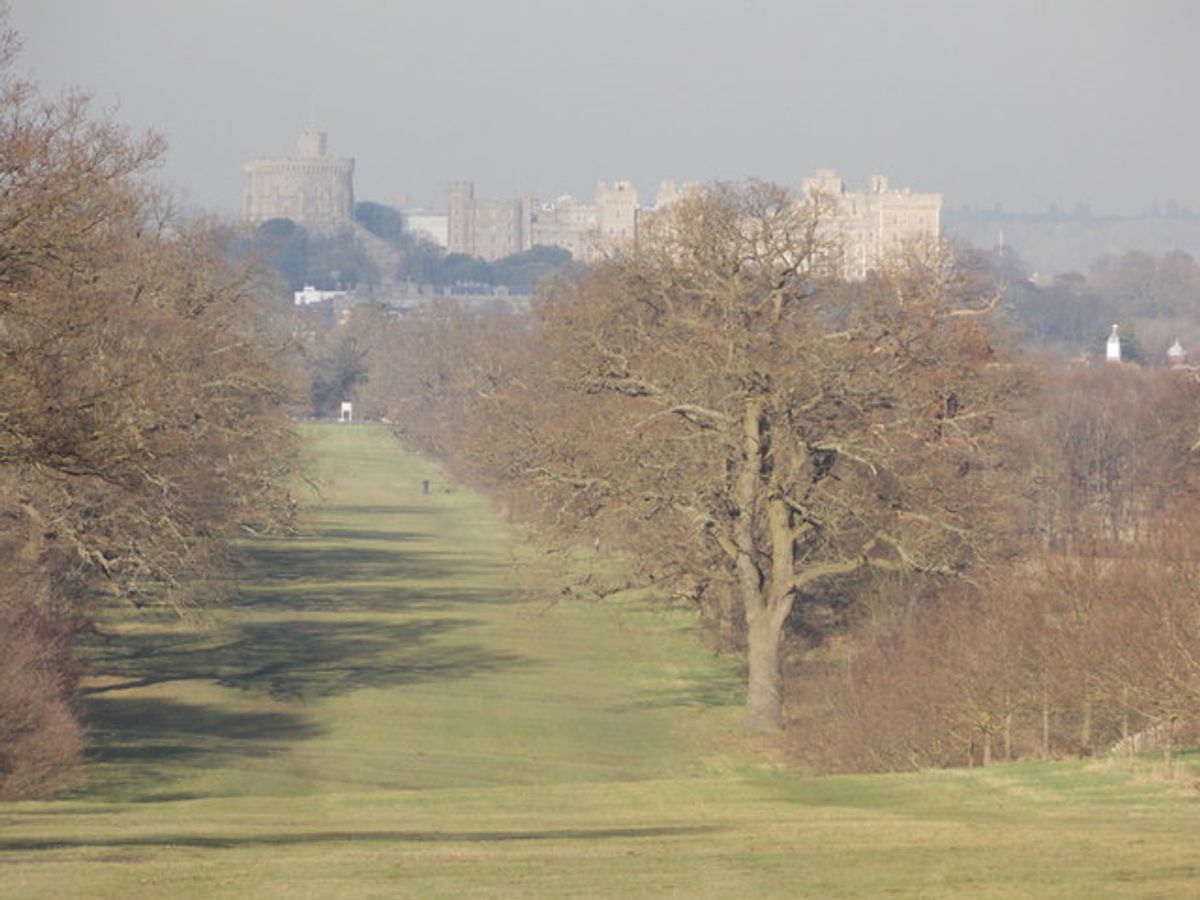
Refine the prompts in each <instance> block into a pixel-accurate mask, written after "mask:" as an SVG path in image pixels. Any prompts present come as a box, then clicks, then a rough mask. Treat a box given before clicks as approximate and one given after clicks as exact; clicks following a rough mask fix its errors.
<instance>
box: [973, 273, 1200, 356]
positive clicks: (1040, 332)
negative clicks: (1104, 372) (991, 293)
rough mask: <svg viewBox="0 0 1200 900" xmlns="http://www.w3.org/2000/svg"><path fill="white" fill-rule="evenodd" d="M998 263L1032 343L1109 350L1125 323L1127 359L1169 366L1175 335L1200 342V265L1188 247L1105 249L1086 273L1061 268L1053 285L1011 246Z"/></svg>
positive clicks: (1194, 344) (1068, 350)
mask: <svg viewBox="0 0 1200 900" xmlns="http://www.w3.org/2000/svg"><path fill="white" fill-rule="evenodd" d="M996 268H997V270H998V273H999V274H1000V275H1001V276H1002V277H1003V279H1004V282H1005V289H1006V294H1007V297H1008V300H1009V304H1010V308H1011V310H1012V311H1013V313H1014V314H1015V316H1016V317H1017V319H1018V320H1019V322H1020V324H1021V326H1022V329H1023V330H1024V334H1025V339H1026V340H1027V341H1028V342H1029V343H1030V344H1032V345H1035V346H1039V347H1046V348H1050V349H1052V350H1055V351H1057V352H1060V353H1063V354H1065V355H1068V356H1077V355H1081V354H1090V355H1092V356H1094V357H1103V355H1104V353H1103V348H1104V341H1105V339H1106V338H1107V336H1108V334H1109V328H1110V326H1111V325H1112V324H1113V323H1118V324H1120V326H1121V332H1122V336H1123V342H1124V344H1125V351H1126V358H1134V359H1136V360H1137V361H1139V362H1142V363H1144V364H1146V365H1160V366H1161V365H1165V364H1166V353H1167V348H1168V347H1169V346H1170V345H1171V344H1172V343H1173V342H1174V341H1175V340H1180V341H1182V342H1183V344H1184V345H1185V346H1186V347H1191V348H1194V349H1200V264H1197V262H1196V261H1195V260H1194V259H1193V258H1192V257H1191V256H1189V255H1188V254H1187V253H1183V252H1181V251H1175V252H1172V253H1166V254H1163V255H1161V256H1155V255H1152V254H1149V253H1143V252H1140V251H1132V252H1129V253H1124V254H1121V255H1108V256H1103V257H1100V258H1098V259H1097V260H1095V262H1093V263H1092V265H1091V266H1090V267H1089V268H1088V270H1087V271H1086V272H1070V273H1067V274H1064V275H1058V276H1056V277H1055V278H1054V279H1053V280H1052V281H1051V282H1049V283H1047V284H1035V283H1034V282H1033V281H1031V280H1029V278H1028V276H1027V275H1026V272H1025V270H1024V269H1025V267H1024V265H1023V263H1022V262H1021V260H1020V259H1019V258H1017V257H1016V256H1014V255H1013V254H1012V253H1011V252H1008V253H1005V254H1002V255H1001V258H1000V259H999V260H997V263H996Z"/></svg>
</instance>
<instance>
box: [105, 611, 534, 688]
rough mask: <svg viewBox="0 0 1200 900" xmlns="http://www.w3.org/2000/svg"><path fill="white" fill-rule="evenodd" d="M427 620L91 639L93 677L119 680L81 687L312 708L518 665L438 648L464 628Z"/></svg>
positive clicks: (485, 652) (496, 655)
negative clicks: (191, 692) (209, 686)
mask: <svg viewBox="0 0 1200 900" xmlns="http://www.w3.org/2000/svg"><path fill="white" fill-rule="evenodd" d="M471 624H472V622H471V620H469V619H451V618H432V619H421V620H415V621H407V622H399V623H388V622H381V621H379V620H378V619H371V618H358V619H348V618H343V619H338V620H333V621H330V620H317V621H311V622H309V621H303V620H294V621H290V622H287V621H283V622H250V623H246V624H243V625H240V626H238V627H236V628H234V629H231V630H229V631H226V632H220V633H216V634H209V635H206V634H187V633H184V634H180V633H179V632H174V631H152V632H142V633H135V634H121V635H116V636H105V635H98V636H96V637H95V638H94V639H93V640H92V641H91V642H90V646H89V650H88V658H89V661H90V668H91V670H92V672H93V673H96V674H102V675H105V676H108V677H115V678H120V679H122V681H120V682H117V683H113V684H107V685H104V686H101V687H92V688H85V689H84V694H85V695H97V694H104V693H113V692H115V691H121V690H127V689H130V688H135V687H148V686H150V685H153V684H160V683H163V682H167V681H192V680H200V681H209V682H212V683H214V684H218V685H221V686H223V687H231V688H237V689H240V690H246V691H254V692H258V693H261V694H266V695H269V696H271V697H273V698H275V699H281V700H314V699H319V698H323V697H331V696H336V695H338V694H344V693H346V692H348V691H353V690H358V689H361V688H368V687H394V686H397V685H403V684H414V683H417V682H424V681H431V680H444V679H458V678H469V677H472V676H476V675H480V674H488V673H493V672H497V671H501V670H505V669H510V668H514V667H517V666H520V665H523V664H525V662H526V661H525V660H524V659H523V658H522V657H520V656H517V655H515V654H509V653H501V652H497V651H494V650H489V649H488V648H486V647H483V646H481V645H479V644H475V643H452V642H447V641H444V640H439V638H442V637H444V636H446V635H448V634H450V633H451V632H454V631H457V630H459V629H462V628H463V627H466V626H469V625H471Z"/></svg>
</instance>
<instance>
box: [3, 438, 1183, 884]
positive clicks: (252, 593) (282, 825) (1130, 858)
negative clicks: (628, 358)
mask: <svg viewBox="0 0 1200 900" xmlns="http://www.w3.org/2000/svg"><path fill="white" fill-rule="evenodd" d="M307 434H308V437H309V438H310V439H311V441H312V443H313V447H314V453H315V456H316V460H317V466H318V474H319V480H320V482H321V486H322V487H321V493H320V496H319V497H315V498H314V501H313V509H312V513H311V517H310V521H309V527H308V528H307V529H306V532H305V534H304V535H303V536H301V537H297V538H291V539H286V540H285V539H280V540H270V541H257V542H254V543H251V544H249V545H247V546H246V547H245V548H244V549H243V551H242V559H241V562H240V567H239V568H240V577H239V583H238V586H237V589H236V591H235V592H234V597H233V601H232V603H231V604H230V605H229V606H228V607H227V608H226V609H223V610H222V611H221V612H220V613H217V614H214V615H212V616H210V617H208V618H205V619H203V620H196V621H179V620H177V619H163V620H161V621H150V620H147V619H146V618H145V617H144V616H140V617H137V618H133V617H130V618H124V619H113V620H111V621H109V622H106V623H105V624H104V626H103V628H102V629H101V633H100V634H99V635H97V636H96V639H95V640H94V641H93V644H92V646H91V647H90V649H89V653H90V657H89V659H90V664H91V675H90V677H89V680H88V683H87V695H86V697H87V699H86V703H87V719H88V722H89V725H90V728H91V729H92V735H93V744H94V747H95V751H94V754H93V756H94V758H93V761H92V764H91V766H90V775H89V778H88V780H87V782H86V783H85V784H84V785H82V786H81V787H80V788H79V789H78V790H77V791H76V792H75V793H74V794H73V795H71V796H69V797H67V798H66V799H63V800H60V801H55V802H26V803H10V804H4V805H2V806H0V866H2V867H3V868H2V869H0V871H2V872H3V875H4V881H3V886H2V887H0V895H3V896H11V897H22V898H62V897H96V898H128V897H172V898H187V897H224V896H230V895H239V896H242V897H247V898H257V897H265V898H274V897H279V898H284V897H287V898H292V897H355V898H359V897H381V898H382V897H421V898H436V897H461V896H465V895H466V896H475V897H628V896H649V897H673V896H678V897H688V898H704V897H712V898H718V897H720V898H727V897H744V896H754V897H763V898H766V897H798V896H810V897H872V896H879V895H887V896H900V897H904V896H910V897H964V896H971V897H1180V896H1200V858H1198V857H1197V856H1196V853H1195V846H1196V839H1195V834H1196V830H1197V826H1198V825H1200V801H1198V800H1197V797H1196V792H1195V789H1194V788H1192V787H1189V786H1188V785H1186V784H1180V783H1178V782H1177V783H1166V782H1163V781H1160V780H1157V779H1156V778H1155V777H1153V774H1152V772H1151V770H1150V768H1149V767H1147V768H1146V769H1145V770H1137V771H1135V770H1131V769H1127V768H1122V767H1119V766H1116V765H1114V764H1108V763H1099V762H1098V763H1092V764H1084V763H1062V764H1057V763H1056V764H1049V763H1038V764H1021V765H1011V766H1000V767H994V768H991V769H988V770H964V771H940V772H931V773H918V774H912V775H903V776H862V777H839V778H810V777H805V776H803V775H802V774H798V773H793V772H789V771H787V770H786V769H784V768H783V767H781V766H779V765H777V764H772V763H769V762H768V760H769V759H770V756H769V754H767V753H766V752H765V749H764V748H763V747H761V746H753V745H751V744H750V743H749V742H748V741H747V740H746V739H744V738H743V737H742V735H741V734H740V732H739V731H738V727H737V722H738V718H739V712H740V710H739V707H738V704H739V702H740V673H739V672H738V671H737V668H736V666H735V664H734V662H733V661H732V660H729V659H725V658H714V657H713V656H712V655H711V654H709V653H708V652H707V651H705V650H704V649H703V647H702V646H701V644H700V642H699V641H698V640H697V638H696V636H695V634H694V633H693V629H692V626H693V622H692V620H691V618H690V615H689V613H688V612H687V611H686V610H680V609H674V610H673V609H669V608H667V607H665V606H664V605H662V604H657V603H655V602H653V601H652V600H651V599H649V598H646V597H643V596H640V595H637V594H622V595H617V596H615V597H612V598H610V599H606V600H604V601H602V602H588V601H585V600H580V599H577V598H570V597H568V596H567V595H564V593H563V590H562V588H563V586H564V585H565V584H566V583H567V582H568V581H570V580H571V579H576V580H577V579H578V578H579V577H580V573H581V572H582V571H584V570H585V569H586V568H587V567H595V568H594V571H595V573H597V574H595V577H597V578H603V577H604V564H603V562H602V561H600V560H598V559H593V558H590V557H586V556H583V555H579V556H578V557H575V558H572V559H570V560H564V559H563V558H562V555H561V554H554V555H550V556H547V555H546V554H545V553H543V552H541V551H539V550H538V549H537V548H536V547H535V546H534V545H533V544H531V543H530V542H529V541H528V540H527V539H526V538H525V537H524V536H523V535H522V534H521V533H519V532H518V531H516V530H515V529H512V528H510V527H508V526H506V525H504V524H503V523H501V522H499V521H498V520H497V519H496V517H495V516H494V515H493V513H492V512H491V511H490V510H489V509H488V508H487V506H486V505H485V504H484V503H483V502H482V501H481V500H480V499H479V498H477V497H475V496H474V495H472V494H471V493H469V492H467V491H464V490H460V489H455V488H454V487H453V486H452V485H449V484H446V483H445V481H444V479H443V477H442V476H441V474H440V473H438V472H437V471H436V470H435V469H433V468H431V467H430V466H429V465H428V464H427V463H426V462H424V461H422V460H421V459H418V458H415V457H412V456H409V455H406V454H404V453H402V452H401V451H400V450H399V449H398V447H397V446H396V444H395V443H394V441H393V439H392V438H391V436H390V435H389V434H388V433H387V432H386V431H385V430H384V429H382V428H378V427H372V426H364V425H354V426H316V427H313V428H311V429H310V430H309V431H308V432H307ZM426 480H428V481H430V482H431V490H430V491H429V493H428V494H426V493H425V492H424V491H423V482H424V481H426ZM118 632H119V633H120V635H121V640H120V641H119V642H118V641H115V640H106V639H105V636H106V635H112V634H115V633H118Z"/></svg>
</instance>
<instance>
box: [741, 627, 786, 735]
mask: <svg viewBox="0 0 1200 900" xmlns="http://www.w3.org/2000/svg"><path fill="white" fill-rule="evenodd" d="M781 637H782V629H780V628H776V627H774V624H773V622H772V621H771V617H770V616H765V615H764V616H762V617H761V618H760V619H759V620H757V621H754V622H751V623H750V627H749V629H748V633H747V644H748V647H747V653H748V661H749V669H750V677H749V682H748V684H747V685H746V727H747V728H750V729H753V730H755V731H777V730H778V729H779V728H781V727H782V726H783V670H782V668H781V666H780V652H779V651H780V645H781Z"/></svg>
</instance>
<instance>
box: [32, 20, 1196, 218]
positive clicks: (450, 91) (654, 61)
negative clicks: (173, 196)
mask: <svg viewBox="0 0 1200 900" xmlns="http://www.w3.org/2000/svg"><path fill="white" fill-rule="evenodd" d="M10 3H11V6H12V13H11V18H12V20H13V24H14V25H15V26H16V27H17V28H18V30H19V31H20V32H21V34H22V37H23V40H24V50H23V52H22V55H21V57H20V59H19V61H18V65H17V69H18V71H19V72H22V73H25V74H28V75H31V76H32V77H34V78H35V79H36V80H37V81H39V82H40V83H41V84H42V86H43V89H45V90H47V91H53V90H58V89H59V88H62V87H65V86H69V85H74V86H79V87H83V88H85V89H87V90H88V91H90V92H91V93H92V94H93V95H94V96H95V98H96V100H97V102H98V103H99V104H100V105H101V106H102V107H104V108H111V107H116V116H117V118H119V119H120V120H121V121H123V122H124V123H126V124H127V125H129V126H130V127H131V128H134V129H137V130H143V129H146V128H151V127H153V128H156V129H158V130H160V131H162V132H163V133H165V134H166V135H167V137H168V138H169V140H170V145H171V147H170V152H169V155H168V159H167V163H166V165H165V166H164V168H163V175H164V177H165V178H166V179H167V180H169V181H171V182H173V183H175V184H176V185H178V186H179V187H180V188H181V189H182V190H183V192H184V193H185V195H186V196H187V197H188V199H190V200H191V201H192V202H194V203H196V204H199V205H202V206H205V207H208V208H211V209H215V210H218V211H222V212H236V211H237V210H238V208H239V205H240V198H241V190H242V187H243V181H244V176H243V174H242V171H241V164H242V162H243V161H244V160H246V159H249V158H252V157H258V156H287V155H290V154H291V153H292V151H293V148H294V144H295V138H296V135H297V134H298V132H299V131H300V130H301V129H302V128H303V127H304V125H305V124H306V122H307V120H308V116H309V109H310V106H311V107H313V108H314V109H315V112H316V116H317V120H318V123H319V124H320V126H321V127H322V128H323V129H324V130H325V131H327V132H328V133H329V147H330V151H331V152H333V153H335V154H336V155H344V156H353V157H355V158H356V160H357V174H356V179H355V190H356V194H357V196H358V198H359V199H368V200H380V201H387V200H391V199H393V198H394V197H396V196H397V195H399V194H401V193H408V194H410V195H411V196H412V197H413V198H414V199H415V200H416V201H418V202H420V203H423V204H425V205H427V206H428V205H435V206H439V207H441V206H444V203H445V199H444V192H445V184H446V182H447V181H448V180H450V179H453V178H473V179H474V180H475V183H476V192H477V194H480V195H483V196H498V197H502V196H514V195H517V194H520V193H524V192H527V191H528V192H532V193H535V194H539V195H541V196H543V197H553V196H556V195H558V194H561V193H564V192H571V193H574V194H576V195H581V196H588V197H590V195H591V190H592V186H593V185H594V183H595V182H596V181H597V180H612V179H617V178H629V179H631V180H633V182H634V183H635V184H636V185H637V187H638V188H639V190H640V191H641V193H642V196H643V199H644V200H648V199H652V195H653V193H654V191H655V189H656V187H657V184H658V182H659V180H660V179H663V178H673V179H676V180H707V179H711V178H742V177H745V176H751V175H752V176H758V177H763V178H770V179H773V180H776V181H781V182H784V183H787V184H793V185H794V184H797V183H798V182H799V180H800V179H801V178H802V177H803V176H804V175H806V174H808V173H810V172H811V171H812V170H814V169H816V168H818V167H828V168H837V169H839V170H840V171H841V172H842V173H843V174H844V175H845V176H846V177H847V178H848V179H849V180H850V181H851V182H852V184H854V185H858V184H861V183H862V182H863V181H864V180H865V179H866V177H867V176H868V175H870V174H872V173H876V172H878V173H881V174H886V175H889V176H890V178H891V179H892V182H893V184H900V185H911V186H912V187H913V188H915V189H917V190H926V191H941V192H942V193H943V194H944V195H945V197H946V203H947V204H948V205H949V206H960V205H963V204H973V205H987V206H990V205H991V204H993V203H995V202H1000V203H1002V204H1003V205H1004V206H1005V208H1007V209H1044V208H1046V207H1047V206H1048V205H1049V204H1050V203H1052V202H1055V203H1058V204H1059V205H1060V206H1066V207H1069V206H1071V205H1073V204H1074V203H1076V202H1078V201H1083V202H1087V203H1090V204H1092V206H1093V208H1094V209H1095V210H1096V211H1097V212H1138V211H1142V210H1144V209H1146V208H1147V207H1148V206H1149V205H1150V203H1151V202H1152V201H1154V200H1158V201H1160V202H1163V201H1167V200H1170V199H1174V200H1177V201H1178V202H1180V203H1182V204H1184V205H1186V206H1189V207H1191V208H1192V209H1194V210H1200V102H1198V101H1200V97H1198V96H1197V87H1198V86H1200V49H1198V45H1200V2H1195V0H1036V2H1034V0H997V2H993V3H985V2H977V0H961V2H949V0H841V2H806V0H737V2H734V0H725V2H714V0H591V2H587V0H494V2H487V0H390V2H389V0H337V2H334V0H326V2H318V0H10Z"/></svg>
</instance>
